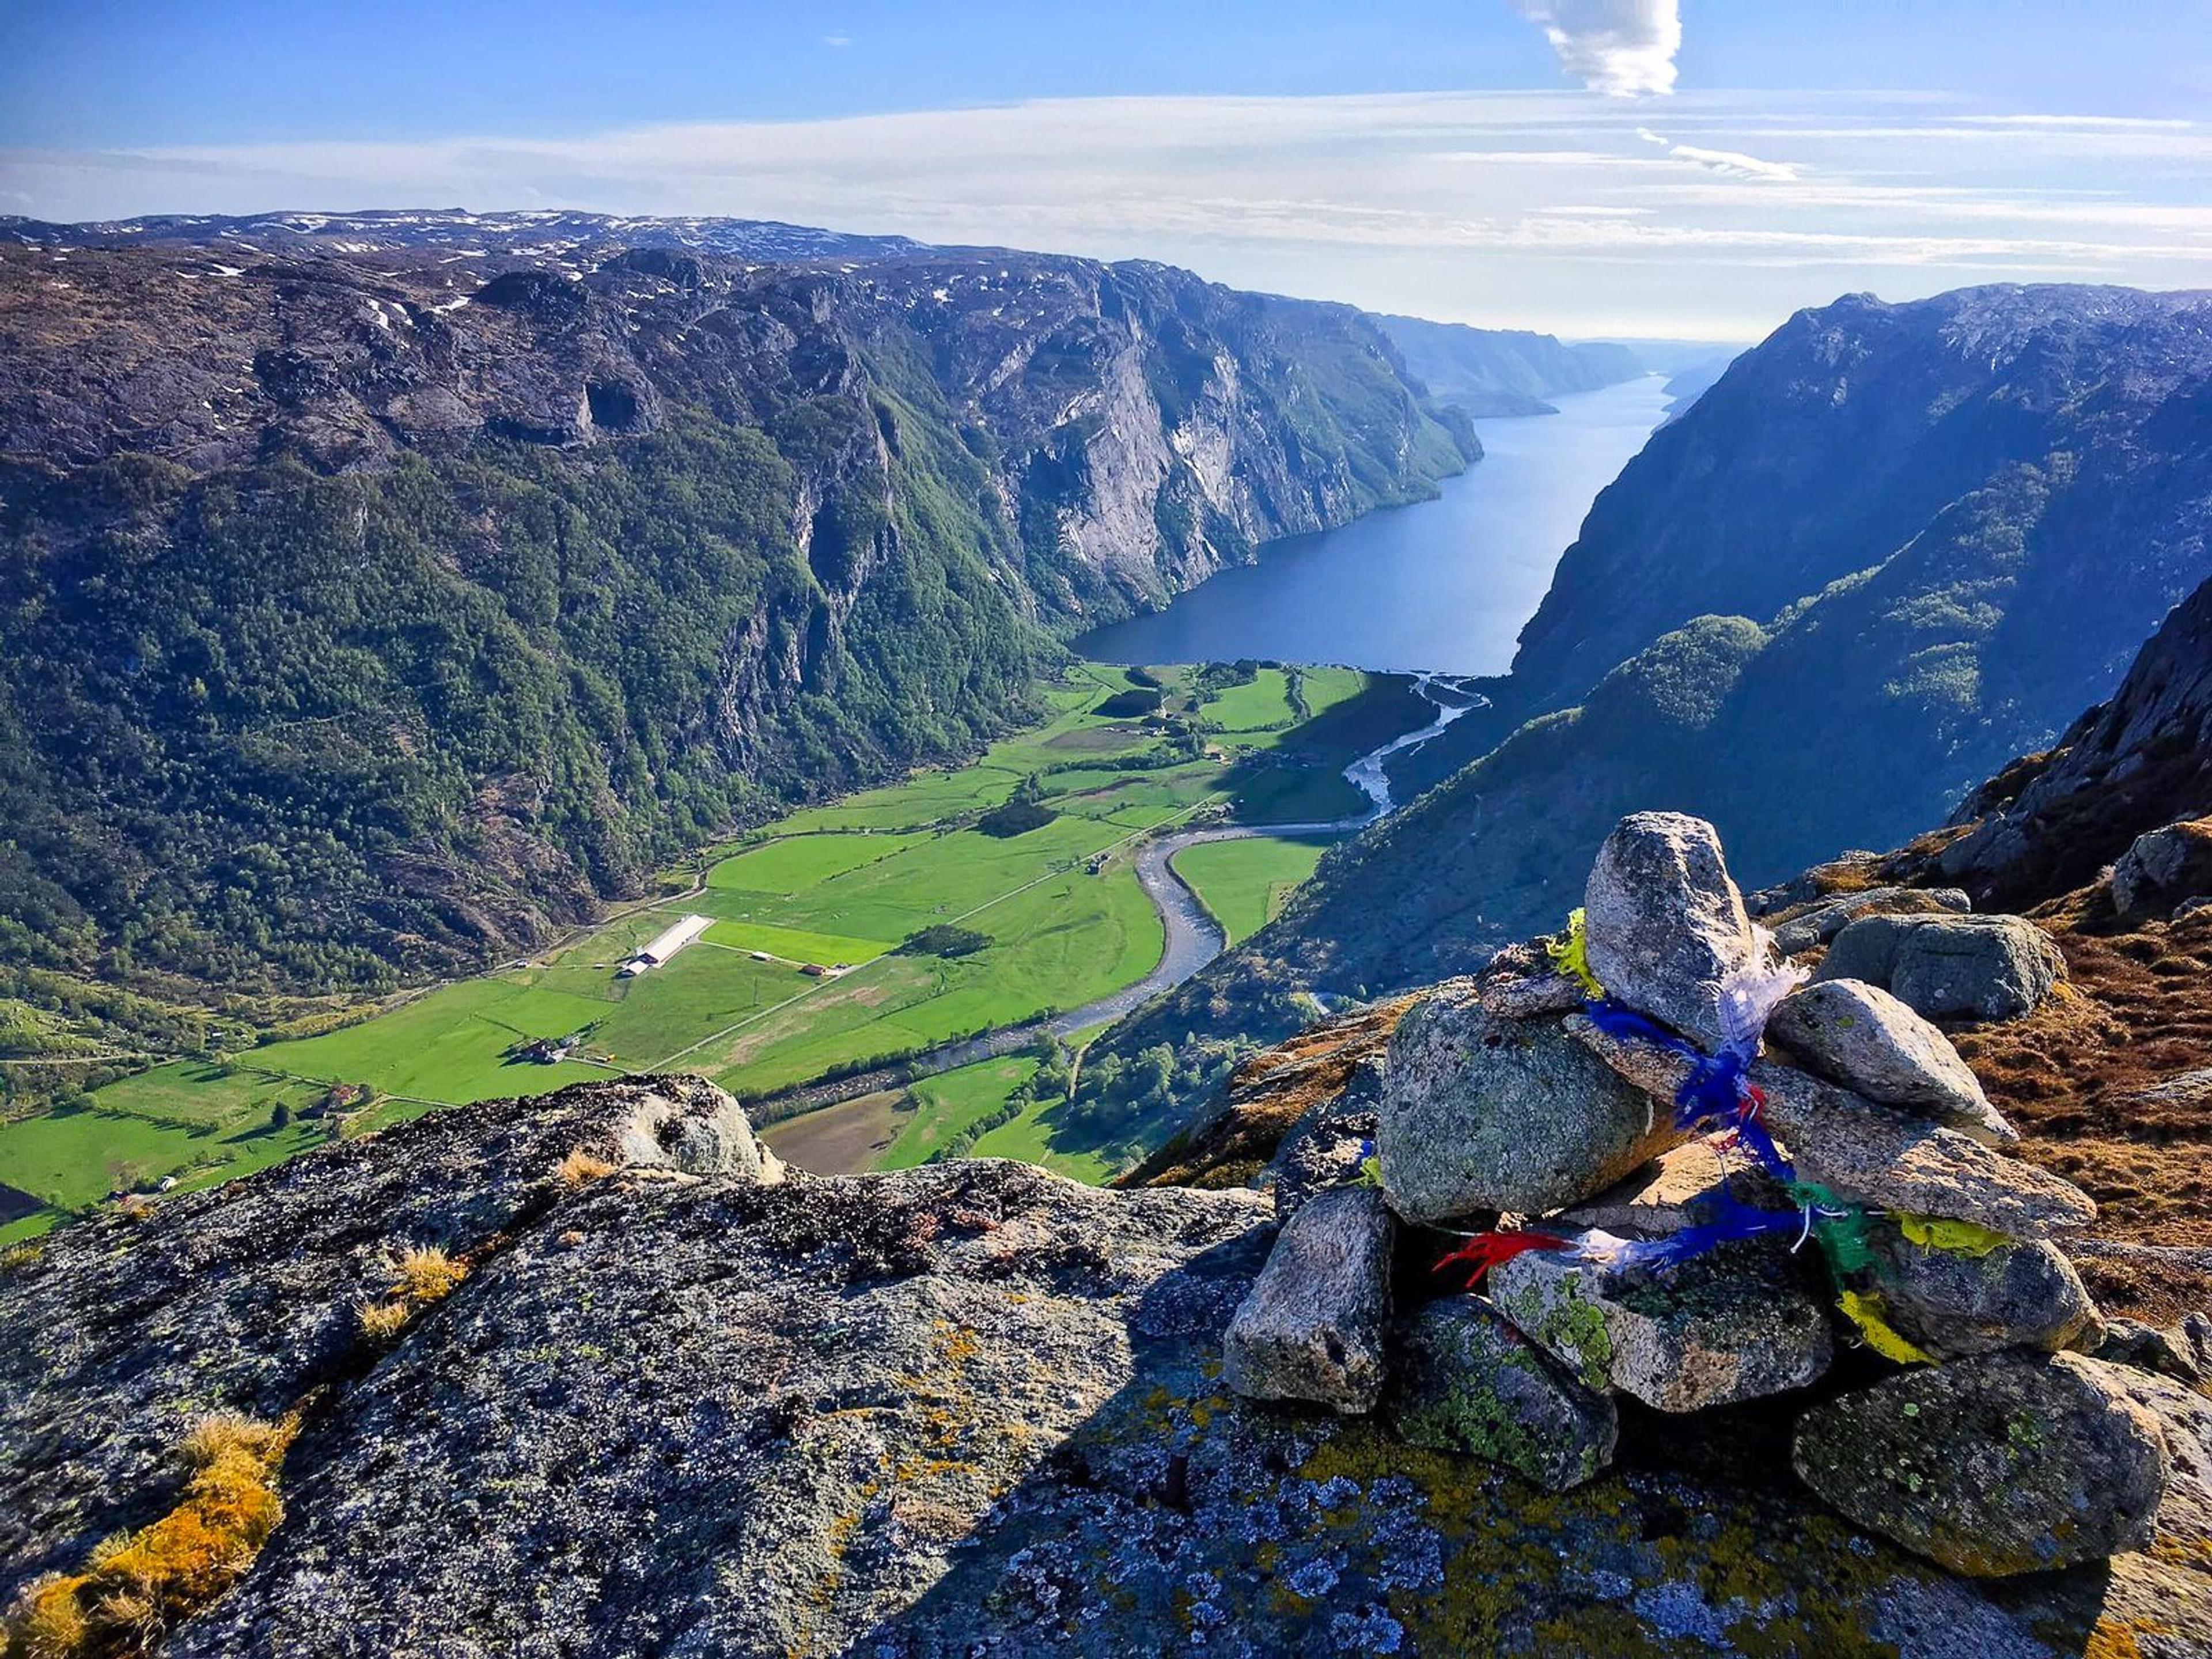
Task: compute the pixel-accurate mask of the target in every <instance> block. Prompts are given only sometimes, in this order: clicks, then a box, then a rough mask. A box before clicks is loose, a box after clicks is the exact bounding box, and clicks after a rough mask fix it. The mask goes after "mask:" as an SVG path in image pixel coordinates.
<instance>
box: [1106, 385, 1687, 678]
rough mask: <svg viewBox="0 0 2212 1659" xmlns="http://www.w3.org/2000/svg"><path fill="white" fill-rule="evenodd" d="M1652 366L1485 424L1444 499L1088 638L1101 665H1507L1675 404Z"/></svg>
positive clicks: (1266, 557) (1394, 510)
mask: <svg viewBox="0 0 2212 1659" xmlns="http://www.w3.org/2000/svg"><path fill="white" fill-rule="evenodd" d="M1663 385H1664V382H1663V381H1662V380H1661V379H1660V378H1659V377H1658V376H1656V375H1653V376H1650V377H1648V378H1646V379H1644V380H1631V381H1628V382H1626V384H1624V385H1621V386H1608V387H1607V388H1606V389H1605V390H1604V391H1602V392H1582V393H1578V394H1576V395H1573V396H1570V397H1564V398H1558V399H1557V400H1556V401H1557V402H1558V404H1559V413H1558V414H1557V415H1542V416H1532V417H1528V418H1525V419H1520V420H1510V421H1478V422H1476V423H1475V427H1476V430H1477V431H1478V432H1479V433H1480V435H1481V437H1482V447H1483V458H1482V459H1481V460H1480V461H1478V462H1476V463H1475V465H1473V466H1471V467H1469V468H1468V470H1467V471H1465V472H1464V473H1462V474H1461V475H1460V476H1459V477H1456V478H1447V479H1446V480H1445V481H1444V483H1443V493H1442V495H1439V496H1438V497H1437V499H1436V500H1435V501H1422V502H1419V503H1417V504H1416V505H1414V506H1412V507H1390V508H1386V509H1385V510H1383V511H1382V512H1379V513H1369V514H1367V516H1366V517H1364V518H1361V519H1355V520H1352V523H1350V524H1348V525H1345V526H1342V527H1341V528H1340V529H1336V530H1324V531H1321V532H1316V534H1313V535H1309V536H1290V537H1285V538H1284V539H1283V540H1281V541H1278V542H1271V543H1270V544H1267V546H1266V547H1265V548H1263V549H1261V552H1260V559H1259V562H1258V563H1256V564H1251V565H1241V566H1238V567H1237V568H1235V569H1233V570H1225V571H1223V572H1222V573H1221V574H1219V575H1218V576H1216V577H1214V578H1213V579H1212V580H1211V581H1207V582H1204V583H1201V584H1200V586H1197V587H1194V588H1193V589H1191V591H1190V592H1188V593H1185V594H1183V595H1182V597H1181V598H1179V599H1176V601H1175V603H1174V604H1172V605H1170V606H1168V608H1167V609H1166V610H1164V611H1156V612H1154V613H1153V614H1152V615H1151V616H1146V617H1132V618H1131V619H1130V620H1128V621H1127V622H1124V623H1115V624H1113V625H1112V626H1110V627H1107V628H1101V629H1096V630H1094V631H1093V632H1091V633H1089V634H1086V635H1084V636H1083V637H1082V638H1080V639H1079V640H1078V641H1075V646H1076V649H1078V650H1079V651H1080V652H1081V653H1083V654H1084V655H1085V656H1086V657H1089V658H1090V659H1092V660H1093V661H1096V662H1115V663H1162V662H1233V661H1236V660H1237V659H1239V658H1245V657H1252V658H1258V659H1262V660H1266V661H1273V662H1332V663H1345V664H1348V665H1351V666H1352V667H1355V668H1372V669H1401V670H1406V669H1432V670H1437V671H1442V672H1445V673H1455V674H1502V673H1504V671H1505V670H1506V668H1507V666H1508V665H1510V663H1511V661H1512V659H1513V643H1514V639H1515V637H1516V635H1518V634H1519V633H1520V631H1521V626H1522V623H1525V622H1527V621H1528V618H1529V617H1530V616H1531V615H1533V614H1534V611H1535V609H1536V606H1537V605H1538V603H1539V602H1540V601H1541V599H1543V597H1544V590H1545V589H1546V588H1547V587H1548V586H1550V585H1551V580H1552V569H1553V566H1554V565H1556V564H1557V563H1558V562H1559V555H1560V554H1561V553H1562V552H1564V551H1565V550H1566V547H1567V544H1569V543H1570V542H1571V541H1573V540H1574V538H1575V533H1576V532H1577V530H1578V529H1579V528H1580V526H1581V525H1582V521H1583V514H1584V513H1587V512H1588V511H1589V504H1590V502H1591V501H1592V500H1593V499H1595V496H1596V495H1597V493H1598V491H1599V490H1601V489H1604V488H1605V486H1606V485H1607V484H1608V483H1612V482H1613V476H1614V475H1615V474H1616V473H1618V472H1619V471H1620V469H1621V467H1622V466H1623V465H1626V463H1627V461H1628V459H1629V458H1630V457H1631V456H1632V455H1634V454H1635V453H1636V452H1637V451H1638V450H1639V449H1641V448H1642V447H1644V439H1645V438H1647V437H1649V436H1650V433H1651V429H1652V428H1654V427H1656V426H1657V425H1658V423H1659V421H1660V418H1661V416H1662V414H1663V413H1664V412H1665V406H1666V395H1665V392H1663V390H1662V386H1663Z"/></svg>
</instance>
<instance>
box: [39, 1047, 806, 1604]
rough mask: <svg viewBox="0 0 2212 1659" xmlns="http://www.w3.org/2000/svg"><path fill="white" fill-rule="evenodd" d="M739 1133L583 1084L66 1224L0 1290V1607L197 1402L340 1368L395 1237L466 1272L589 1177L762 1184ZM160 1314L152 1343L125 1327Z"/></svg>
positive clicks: (727, 1122) (121, 1521) (111, 1525)
mask: <svg viewBox="0 0 2212 1659" xmlns="http://www.w3.org/2000/svg"><path fill="white" fill-rule="evenodd" d="M641 1125H646V1126H650V1127H649V1128H648V1129H647V1132H645V1133H641V1131H640V1126H641ZM708 1146H711V1147H713V1148H714V1149H716V1151H715V1152H714V1155H713V1157H712V1158H709V1157H708V1154H707V1153H706V1152H702V1151H701V1149H702V1148H704V1147H708ZM752 1146H753V1143H752V1136H751V1131H750V1128H749V1127H747V1126H746V1123H745V1119H744V1112H743V1110H742V1109H740V1108H739V1107H738V1104H737V1103H736V1102H734V1101H733V1100H732V1099H731V1098H730V1097H729V1096H728V1095H726V1094H725V1093H723V1092H722V1091H721V1090H720V1089H718V1088H716V1087H714V1085H712V1084H711V1083H708V1082H705V1081H703V1080H702V1079H698V1078H690V1077H663V1078H638V1079H629V1080H626V1081H623V1082H611V1083H588V1084H582V1085H577V1086H575V1087H573V1088H568V1089H563V1090H561V1091H558V1092H557V1093H555V1094H551V1095H548V1096H545V1097H542V1098H540V1099H538V1100H533V1101H532V1102H530V1103H528V1105H527V1106H526V1107H518V1106H517V1105H516V1103H513V1102H510V1101H488V1102H485V1103H482V1104H479V1105H475V1106H462V1107H454V1108H452V1109H447V1110H445V1111H441V1112H438V1113H435V1114H433V1115H429V1116H428V1117H423V1118H420V1119H417V1120H416V1121H413V1122H410V1123H404V1124H398V1125H396V1126H394V1127H392V1128H390V1129H386V1130H385V1131H384V1132H383V1133H380V1134H378V1135H375V1136H373V1137H370V1138H369V1139H364V1140H358V1141H341V1142H337V1143H335V1144H333V1145H331V1146H328V1147H325V1148H320V1149H318V1150H317V1151H315V1152H310V1153H308V1154H307V1155H305V1156H303V1157H301V1158H295V1159H293V1160H291V1161H290V1162H289V1163H286V1164H280V1165H278V1166H277V1167H276V1168H275V1169H272V1170H267V1171H265V1172H264V1173H263V1174H260V1175H258V1176H255V1177H254V1178H253V1179H252V1181H250V1182H232V1183H230V1184H229V1185H228V1186H224V1187H219V1188H214V1189H213V1190H211V1191H208V1192H204V1193H194V1194H189V1195H187V1196H185V1197H181V1198H173V1199H169V1200H165V1201H164V1202H162V1203H161V1204H160V1205H159V1206H156V1207H155V1210H154V1212H152V1213H151V1214H150V1215H149V1216H147V1217H145V1218H134V1217H132V1216H130V1215H126V1214H116V1215H109V1216H103V1217H101V1218H99V1219H97V1220H94V1221H89V1222H86V1223H83V1224H82V1225H78V1226H75V1227H72V1228H70V1229H69V1230H68V1231H66V1233H65V1234H64V1235H61V1236H58V1237H56V1238H55V1239H54V1240H53V1241H52V1242H51V1243H49V1244H46V1245H42V1246H41V1247H40V1249H41V1252H42V1253H43V1259H42V1261H40V1265H39V1266H38V1267H35V1268H34V1269H33V1270H31V1271H30V1272H28V1273H24V1274H22V1275H20V1276H15V1277H12V1278H11V1279H10V1280H9V1282H8V1283H7V1284H6V1285H5V1287H4V1291H0V1493H4V1494H6V1497H7V1500H8V1501H6V1502H0V1564H5V1565H0V1605H4V1604H5V1602H6V1601H7V1600H8V1599H9V1596H10V1595H11V1594H12V1593H13V1591H14V1589H15V1588H16V1587H17V1586H18V1585H19V1584H20V1583H21V1581H22V1577H27V1576H28V1575H29V1574H31V1573H33V1572H36V1571H41V1570H44V1569H46V1568H47V1567H58V1566H60V1565H65V1564H67V1563H69V1562H70V1561H71V1560H72V1559H73V1558H74V1557H75V1556H76V1555H77V1554H79V1553H82V1551H83V1550H85V1549H88V1548H89V1547H90V1546H91V1545H92V1544H93V1542H94V1541H96V1540H98V1539H100V1538H101V1537H103V1536H105V1535H106V1534H108V1533H111V1532H112V1531H115V1530H116V1529H117V1528H119V1527H122V1526H124V1525H125V1524H127V1523H128V1522H130V1521H131V1518H132V1517H133V1516H134V1515H135V1514H136V1510H135V1507H134V1506H135V1505H136V1504H137V1503H138V1502H139V1501H140V1500H139V1498H138V1494H140V1493H143V1492H146V1491H148V1490H149V1489H159V1488H160V1487H161V1486H163V1485H164V1483H165V1482H167V1481H168V1480H169V1478H170V1474H169V1471H170V1465H171V1459H172V1455H173V1448H174V1446H175V1444H176V1443H177V1442H178V1440H179V1439H180V1438H181V1437H182V1436H183V1434H184V1432H185V1429H186V1428H187V1427H188V1426H189V1425H190V1423H191V1420H192V1418H193V1416H194V1414H195V1413H198V1412H203V1411H208V1410H213V1409H216V1408H227V1409H232V1410H238V1411H245V1412H250V1413H255V1414H257V1415H258V1416H262V1417H265V1418H271V1419H273V1418H276V1417H281V1416H282V1415H283V1413H285V1412H286V1411H288V1410H289V1409H290V1408H291V1407H293V1406H294V1405H295V1404H296V1403H297V1402H298V1401H299V1400H300V1399H301V1397H302V1396H304V1395H306V1394H307V1392H308V1390H309V1389H313V1388H314V1387H315V1386H317V1385H318V1384H320V1383H327V1382H328V1381H330V1380H331V1378H332V1377H334V1376H339V1375H342V1374H343V1372H344V1371H345V1370H346V1369H347V1367H348V1366H349V1365H350V1364H353V1363H355V1361H356V1359H357V1358H358V1357H359V1356H360V1355H361V1354H362V1352H363V1346H362V1332H361V1328H360V1318H359V1310H360V1309H361V1307H362V1304H365V1303H373V1302H375V1301H378V1300H380V1299H382V1298H383V1297H385V1296H386V1294H387V1291H388V1289H389V1287H390V1285H391V1284H392V1273H393V1263H394V1261H395V1259H396V1257H397V1256H398V1254H399V1253H400V1252H401V1251H404V1250H406V1249H439V1250H442V1251H445V1252H446V1253H447V1255H450V1256H452V1257H453V1258H454V1259H456V1260H458V1261H461V1262H463V1263H466V1262H468V1261H470V1260H471V1258H472V1257H473V1255H475V1254H476V1253H477V1252H480V1251H482V1250H483V1249H486V1248H488V1247H489V1246H490V1245H491V1244H492V1243H493V1242H494V1241H496V1240H498V1239H500V1238H501V1237H504V1236H507V1235H509V1234H511V1233H513V1231H515V1230H517V1229H519V1228H523V1227H526V1226H528V1225H533V1224H534V1223H536V1222H538V1220H539V1219H540V1218H544V1217H545V1216H547V1215H549V1214H550V1213H552V1212H555V1211H556V1210H557V1209H558V1208H560V1207H561V1206H564V1205H566V1204H568V1203H571V1202H574V1201H576V1200H579V1199H580V1198H581V1197H582V1196H583V1195H585V1194H586V1193H588V1192H589V1191H590V1190H592V1188H593V1187H594V1186H597V1185H600V1184H605V1183H609V1182H612V1183H616V1184H628V1185H635V1184H637V1183H638V1182H639V1181H641V1179H650V1180H653V1181H654V1182H656V1184H657V1182H659V1181H667V1182H681V1181H684V1180H685V1179H687V1177H685V1176H683V1175H682V1174H681V1173H680V1172H679V1170H678V1168H677V1165H678V1158H679V1156H682V1157H685V1158H690V1161H692V1162H694V1163H700V1164H703V1163H705V1162H708V1161H713V1162H716V1163H718V1164H720V1166H721V1167H718V1168H717V1169H716V1170H714V1174H715V1176H717V1178H718V1179H719V1180H720V1182H722V1183H723V1184H725V1185H727V1186H731V1187H733V1188H735V1187H750V1186H755V1185H758V1184H761V1183H762V1182H763V1180H764V1179H766V1178H767V1177H769V1176H771V1175H772V1174H773V1173H774V1170H773V1169H772V1167H771V1162H770V1160H769V1159H768V1158H766V1157H765V1156H764V1155H763V1154H760V1153H759V1152H758V1151H757V1148H754V1150H753V1152H752V1155H751V1156H750V1157H747V1156H746V1155H745V1153H744V1149H745V1148H749V1147H752ZM671 1148H676V1149H687V1148H688V1149H690V1150H689V1151H684V1152H679V1151H671ZM572 1153H580V1154H583V1155H584V1157H585V1158H586V1160H588V1162H587V1163H586V1165H585V1166H584V1170H583V1171H581V1172H579V1176H580V1178H578V1177H571V1178H564V1177H563V1175H562V1167H563V1164H564V1161H566V1160H568V1158H569V1155H570V1154H572ZM156 1309H158V1310H160V1312H159V1316H158V1317H159V1326H158V1328H157V1330H156V1332H155V1334H154V1335H153V1336H151V1337H149V1334H148V1333H147V1331H145V1330H144V1329H142V1328H139V1327H137V1325H136V1324H135V1323H134V1319H135V1318H137V1317H153V1315H152V1314H151V1312H150V1311H149V1310H156ZM140 1518H143V1517H140Z"/></svg>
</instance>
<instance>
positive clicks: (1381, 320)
mask: <svg viewBox="0 0 2212 1659" xmlns="http://www.w3.org/2000/svg"><path fill="white" fill-rule="evenodd" d="M1376 322H1377V323H1378V324H1379V325H1381V327H1382V329H1383V332H1384V333H1385V334H1387V335H1389V337H1390V341H1391V343H1392V344H1394V345H1395V346H1396V347H1397V348H1398V349H1399V350H1400V351H1401V352H1402V353H1403V354H1404V355H1405V358H1406V364H1407V368H1411V369H1412V370H1413V373H1414V374H1418V375H1419V376H1420V377H1421V379H1422V380H1423V381H1424V382H1425V384H1426V385H1427V386H1428V388H1429V390H1430V391H1431V392H1434V393H1435V394H1436V396H1437V398H1439V399H1440V400H1442V401H1443V402H1445V403H1448V404H1452V405H1454V406H1455V407H1456V408H1459V409H1462V410H1466V411H1467V412H1468V414H1469V415H1472V416H1520V415H1555V414H1557V413H1558V412H1559V410H1557V409H1556V408H1555V407H1554V406H1553V404H1549V403H1547V402H1546V401H1545V399H1547V398H1558V397H1564V396H1566V395H1568V394H1570V393H1572V392H1595V391H1596V390H1598V389H1599V388H1600V387H1601V386H1615V385H1618V384H1619V383H1620V381H1623V380H1635V379H1636V378H1637V377H1638V376H1639V375H1641V374H1644V372H1645V370H1644V365H1643V363H1642V362H1639V361H1638V358H1637V356H1636V354H1635V352H1633V351H1632V350H1631V349H1629V348H1628V347H1626V346H1620V345H1611V344H1607V343H1589V344H1584V345H1567V344H1565V343H1562V342H1561V341H1559V340H1557V339H1555V338H1553V337H1552V336H1551V335H1549V334H1534V333H1531V332H1529V331H1527V330H1525V329H1499V328H1469V327H1468V326H1467V325H1464V324H1462V323H1432V322H1429V321H1426V320H1425V319H1421V318H1419V317H1378V318H1377V319H1376Z"/></svg>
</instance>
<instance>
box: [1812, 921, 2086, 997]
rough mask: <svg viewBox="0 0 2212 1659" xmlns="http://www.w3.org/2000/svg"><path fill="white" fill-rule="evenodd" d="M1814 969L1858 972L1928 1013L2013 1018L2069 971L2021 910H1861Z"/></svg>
mask: <svg viewBox="0 0 2212 1659" xmlns="http://www.w3.org/2000/svg"><path fill="white" fill-rule="evenodd" d="M2065 977H2066V959H2065V957H2062V956H2060V955H2059V954H2058V947H2057V945H2053V944H2052V943H2051V936H2050V935H2049V934H2047V933H2045V932H2044V931H2043V930H2042V929H2041V928H2040V927H2037V926H2036V925H2035V924H2034V923H2033V922H2032V921H2027V920H2026V919H2025V918H2024V917H2021V916H1883V915H1876V916H1863V917H1861V918H1860V919H1859V920H1858V921H1854V922H1853V923H1851V924H1850V927H1846V928H1844V930H1843V932H1841V933H1838V934H1837V935H1836V941H1835V943H1834V944H1833V945H1831V946H1829V948H1828V954H1827V957H1826V959H1825V960H1824V961H1823V962H1822V963H1820V968H1819V969H1818V970H1817V971H1816V972H1815V974H1814V978H1815V979H1817V980H1823V981H1825V980H1836V979H1856V980H1863V981H1866V982H1867V983H1868V984H1869V985H1876V986H1880V987H1881V988H1882V989H1884V990H1887V991H1888V992H1889V993H1890V994H1892V995H1893V996H1894V997H1896V998H1897V1000H1899V1001H1900V1002H1902V1003H1904V1004H1905V1006H1908V1007H1910V1008H1911V1009H1912V1010H1913V1012H1916V1013H1919V1014H1923V1015H1925V1016H1927V1017H1928V1018H1930V1019H1980V1020H1989V1019H2017V1018H2019V1017H2020V1016H2021V1015H2022V1014H2025V1013H2027V1012H2031V1011H2032V1010H2033V1009H2034V1007H2035V1006H2036V1005H2037V1004H2038V1003H2039V1002H2041V1001H2042V1000H2043V999H2044V998H2045V997H2046V996H2048V995H2050V994H2051V987H2054V986H2056V985H2057V984H2058V982H2059V981H2062V980H2063V979H2064V978H2065Z"/></svg>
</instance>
